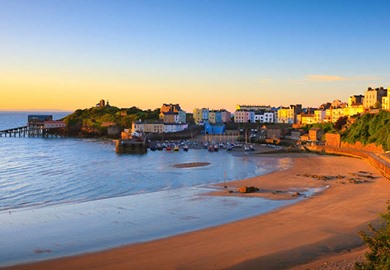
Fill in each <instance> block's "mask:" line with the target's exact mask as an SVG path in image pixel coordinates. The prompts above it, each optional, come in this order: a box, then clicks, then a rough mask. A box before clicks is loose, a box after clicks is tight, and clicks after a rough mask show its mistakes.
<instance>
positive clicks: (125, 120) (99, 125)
mask: <svg viewBox="0 0 390 270" xmlns="http://www.w3.org/2000/svg"><path fill="white" fill-rule="evenodd" d="M159 113H160V109H155V110H145V111H143V110H141V109H139V108H137V107H131V108H129V109H119V108H117V107H113V106H105V107H92V108H89V109H83V110H81V109H79V110H76V111H75V112H74V113H72V114H70V115H68V116H67V117H66V118H65V119H64V121H65V123H66V126H67V132H68V135H71V136H82V137H96V136H99V137H100V136H105V135H107V126H106V125H105V124H107V123H110V124H115V126H116V127H118V129H120V130H121V129H123V128H130V127H131V124H132V123H133V122H135V121H137V120H140V119H142V120H158V115H159Z"/></svg>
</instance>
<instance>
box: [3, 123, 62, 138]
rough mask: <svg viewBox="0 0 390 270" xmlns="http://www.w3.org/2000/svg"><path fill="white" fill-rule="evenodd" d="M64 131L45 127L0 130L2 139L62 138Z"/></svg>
mask: <svg viewBox="0 0 390 270" xmlns="http://www.w3.org/2000/svg"><path fill="white" fill-rule="evenodd" d="M63 133H64V132H62V129H60V128H57V129H54V128H50V129H48V128H44V126H43V125H42V126H22V127H17V128H10V129H6V130H0V137H62V136H63Z"/></svg>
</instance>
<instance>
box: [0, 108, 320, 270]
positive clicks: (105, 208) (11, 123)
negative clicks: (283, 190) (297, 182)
mask: <svg viewBox="0 0 390 270" xmlns="http://www.w3.org/2000/svg"><path fill="white" fill-rule="evenodd" d="M29 114H51V115H53V118H54V119H61V118H63V117H65V116H66V115H67V114H69V112H36V111H34V112H0V130H5V129H9V128H15V127H19V126H24V125H26V122H27V116H28V115H29ZM114 150H115V145H114V143H113V142H112V141H110V140H101V139H77V138H36V137H35V138H28V137H0V242H1V244H0V266H8V265H14V264H19V263H26V262H33V261H41V260H46V259H51V258H56V257H62V256H71V255H76V254H81V253H86V252H94V251H99V250H104V249H109V248H114V247H118V246H121V245H126V244H132V243H139V242H146V241H151V240H155V239H160V238H164V237H168V236H173V235H177V234H181V233H186V232H191V231H195V230H199V229H203V228H207V227H212V226H217V225H221V224H226V223H229V222H233V221H236V220H240V219H244V218H248V217H252V216H255V215H260V214H263V213H266V212H269V211H272V210H275V209H277V208H280V207H283V206H286V205H289V204H292V203H296V202H298V201H300V200H302V199H304V197H300V198H297V199H295V200H286V201H283V200H280V201H275V200H267V199H263V198H249V197H245V198H244V197H238V196H237V197H233V196H229V197H227V196H226V197H224V196H222V197H216V196H208V195H207V193H209V192H210V191H215V190H219V189H223V187H216V186H215V185H214V184H217V183H223V182H225V183H226V185H227V186H229V181H232V180H238V179H245V178H249V177H253V176H256V175H263V174H266V173H270V172H272V171H276V170H285V169H287V168H289V167H290V166H291V165H292V160H291V159H290V158H287V157H286V158H283V157H281V158H270V157H259V156H255V155H250V154H246V153H243V152H241V153H238V154H237V153H231V152H227V151H224V150H220V151H218V152H208V151H207V150H204V149H190V151H188V152H184V151H178V152H168V151H154V152H153V151H148V152H147V153H146V154H142V155H140V154H116V153H115V151H114ZM188 162H208V163H210V165H208V166H204V167H193V168H176V167H174V166H173V165H175V164H180V163H188ZM315 192H318V190H311V189H308V190H307V193H306V195H307V196H310V195H312V194H314V193H315ZM307 196H306V197H307Z"/></svg>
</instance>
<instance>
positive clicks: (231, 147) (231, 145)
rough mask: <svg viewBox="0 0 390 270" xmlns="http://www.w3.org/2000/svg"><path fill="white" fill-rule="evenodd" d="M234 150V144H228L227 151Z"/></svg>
mask: <svg viewBox="0 0 390 270" xmlns="http://www.w3.org/2000/svg"><path fill="white" fill-rule="evenodd" d="M233 148H234V145H233V144H230V143H228V144H227V145H226V150H228V151H232V150H233Z"/></svg>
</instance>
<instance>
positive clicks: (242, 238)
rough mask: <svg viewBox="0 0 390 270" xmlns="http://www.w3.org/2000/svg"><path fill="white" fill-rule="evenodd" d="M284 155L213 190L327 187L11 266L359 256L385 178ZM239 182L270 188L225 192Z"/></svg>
mask: <svg viewBox="0 0 390 270" xmlns="http://www.w3.org/2000/svg"><path fill="white" fill-rule="evenodd" d="M267 157H271V156H270V155H267ZM274 157H275V158H278V157H280V156H278V155H275V156H274ZM288 157H289V158H291V159H292V160H293V164H294V165H293V166H292V167H291V168H290V169H288V170H284V171H278V172H274V173H270V174H267V175H263V176H258V177H253V178H250V179H246V180H240V181H234V182H229V183H227V188H226V189H224V188H223V184H222V185H221V191H219V192H217V194H216V195H227V196H265V195H266V196H267V197H268V198H272V197H273V196H274V198H275V199H280V198H279V197H278V196H279V195H280V194H281V193H282V194H290V193H288V192H286V191H291V189H293V190H300V189H305V188H308V187H324V186H329V188H327V189H325V190H324V191H323V192H321V193H320V194H317V195H315V196H312V197H309V198H308V199H306V200H304V201H302V202H299V203H297V204H293V205H291V206H288V207H285V208H282V209H279V210H276V211H274V212H271V213H268V214H265V215H261V216H256V217H253V218H249V219H245V220H241V221H237V222H233V223H230V224H226V225H222V226H217V227H213V228H208V229H204V230H200V231H196V232H191V233H186V234H182V235H177V236H173V237H169V238H165V239H161V240H156V241H151V242H147V243H140V244H133V245H128V246H123V247H119V248H115V249H112V250H108V251H102V252H97V253H92V254H84V255H80V256H73V257H68V258H60V259H55V260H50V261H44V262H39V263H34V264H27V265H20V266H15V267H10V269H291V268H293V267H295V268H294V269H316V268H317V267H320V266H322V265H323V264H324V263H331V262H337V261H342V260H345V259H349V258H350V257H351V256H352V257H354V256H355V257H356V256H359V255H361V254H362V253H363V252H364V250H363V251H362V248H364V246H363V242H362V240H361V239H360V237H359V236H358V232H359V231H360V230H362V229H366V228H367V223H368V222H372V221H375V220H376V219H377V218H378V213H379V212H384V211H385V210H386V201H387V200H389V199H390V181H389V180H387V179H386V178H384V177H383V176H382V175H381V174H380V173H379V171H377V170H376V169H375V168H373V167H372V166H370V165H369V164H368V163H367V162H365V161H364V160H360V159H354V158H348V157H337V156H317V155H309V154H290V155H288ZM283 158H286V155H285V154H284V155H283ZM316 176H317V177H316ZM322 176H338V178H337V177H334V178H331V179H325V178H326V177H322ZM341 176H343V178H342V177H341ZM350 179H355V180H356V179H358V180H359V181H350ZM360 180H361V181H360ZM241 186H256V187H258V188H260V190H263V191H269V192H256V193H249V194H238V193H228V191H227V190H232V191H235V190H237V188H239V187H241ZM274 191H280V192H274ZM156 222H158V221H157V220H156Z"/></svg>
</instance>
